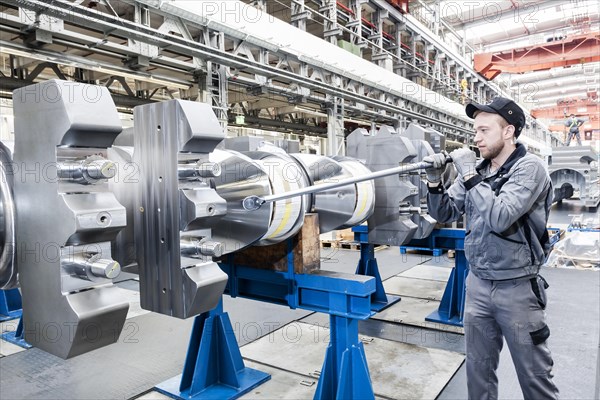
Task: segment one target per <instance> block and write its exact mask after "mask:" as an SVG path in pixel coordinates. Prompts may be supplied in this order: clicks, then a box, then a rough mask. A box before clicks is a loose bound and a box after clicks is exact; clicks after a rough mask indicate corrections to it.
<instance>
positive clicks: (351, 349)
mask: <svg viewBox="0 0 600 400" xmlns="http://www.w3.org/2000/svg"><path fill="white" fill-rule="evenodd" d="M293 240H294V238H291V239H288V240H286V242H284V243H281V244H279V245H281V246H284V247H282V248H280V250H282V251H283V253H285V259H286V265H287V269H286V270H285V271H274V270H265V269H260V268H257V267H249V266H246V265H240V264H238V263H236V257H240V254H239V253H233V254H229V255H227V256H226V258H225V259H224V260H223V262H221V263H220V264H219V265H220V267H221V269H222V270H223V271H224V272H225V273H226V274H227V275H228V277H229V279H228V281H227V287H226V289H225V293H227V294H229V295H230V296H231V297H245V298H248V299H253V300H259V301H267V302H271V303H275V304H283V305H287V306H289V307H290V308H293V309H295V308H302V309H305V310H310V311H318V312H324V313H328V314H330V332H331V334H330V343H329V346H328V347H327V354H326V356H325V361H324V363H323V368H322V373H321V376H320V377H319V384H318V386H317V390H316V393H315V397H314V398H315V399H339V400H342V399H358V398H361V399H374V398H375V395H374V394H373V386H372V384H371V379H370V377H369V369H368V367H367V362H366V356H365V352H364V348H363V345H362V343H361V342H360V341H359V339H358V320H361V319H362V320H365V319H368V318H370V317H371V316H372V315H373V312H372V311H371V302H370V299H371V294H372V293H373V292H374V291H375V279H373V278H372V277H369V276H360V275H354V274H346V273H341V272H332V271H324V270H314V271H311V272H308V273H297V272H295V270H294V254H295V253H294V242H293ZM279 245H275V246H279ZM263 251H264V250H263ZM261 374H262V375H261ZM269 378H270V376H269V375H267V374H265V373H262V372H259V371H255V370H251V369H249V368H244V365H243V359H242V358H241V354H240V351H239V348H238V346H237V342H236V340H235V337H234V335H233V329H232V327H231V322H230V321H229V317H228V316H227V313H224V312H223V308H222V305H219V306H218V307H217V308H216V309H215V310H212V311H210V312H209V313H206V314H202V315H201V316H199V317H196V320H195V321H194V328H193V331H192V338H191V341H190V346H189V349H188V355H187V358H186V362H185V366H184V370H183V374H182V375H179V376H177V377H175V378H172V379H170V380H168V381H166V382H163V383H161V384H160V385H158V386H157V389H158V390H159V391H160V392H162V393H164V394H166V395H167V396H170V397H173V398H176V399H235V398H237V397H239V396H241V395H242V394H243V393H244V391H245V392H247V391H248V390H251V389H252V388H254V387H256V386H257V385H259V384H261V383H262V382H264V381H266V380H268V379H269ZM232 386H235V387H233V388H232ZM243 390H244V391H243Z"/></svg>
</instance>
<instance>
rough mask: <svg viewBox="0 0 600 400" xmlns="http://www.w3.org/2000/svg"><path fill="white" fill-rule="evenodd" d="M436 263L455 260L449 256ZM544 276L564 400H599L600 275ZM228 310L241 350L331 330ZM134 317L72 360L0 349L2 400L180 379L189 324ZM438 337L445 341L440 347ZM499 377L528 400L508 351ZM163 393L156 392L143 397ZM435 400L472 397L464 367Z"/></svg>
mask: <svg viewBox="0 0 600 400" xmlns="http://www.w3.org/2000/svg"><path fill="white" fill-rule="evenodd" d="M582 212H583V213H585V214H586V215H587V216H590V217H593V216H596V213H595V212H590V211H589V210H584V209H582V208H581V207H579V206H578V205H577V204H576V202H569V201H565V202H563V204H562V205H558V206H554V207H553V209H552V212H551V215H550V225H556V224H568V222H569V221H570V217H569V215H570V214H580V213H582ZM322 257H323V264H322V269H328V270H335V271H343V272H352V271H353V270H354V268H355V266H356V262H357V260H358V257H359V255H358V252H356V251H349V250H338V249H324V250H323V253H322ZM376 257H377V259H378V264H379V267H380V272H381V276H382V279H383V280H385V279H388V278H390V277H392V276H395V275H397V274H399V273H402V272H403V271H406V270H408V269H411V268H413V267H414V266H416V265H418V264H422V263H424V262H428V263H429V262H431V261H432V260H431V257H430V256H423V255H418V254H409V255H400V254H399V251H398V248H389V249H385V250H381V251H378V252H377V253H376ZM433 261H434V262H439V263H448V260H446V259H445V258H444V257H440V258H439V259H438V260H433ZM543 275H544V276H545V278H546V279H547V280H548V282H549V283H550V289H549V291H548V296H549V305H548V308H547V314H548V324H549V326H550V329H551V331H552V334H551V337H550V339H549V344H550V348H551V350H552V353H553V356H554V361H555V368H554V374H555V382H556V384H557V386H558V387H559V389H560V392H561V397H562V398H563V399H582V400H584V399H585V400H587V399H599V398H600V392H599V384H600V376H599V374H600V372H599V371H600V358H599V353H600V345H599V337H600V322H599V321H600V273H599V272H598V271H592V270H574V269H560V268H556V269H545V270H544V271H543ZM122 286H123V287H125V288H126V289H135V288H136V283H135V282H133V281H128V282H124V283H122ZM224 308H225V310H226V311H227V312H228V313H229V315H230V317H231V321H232V324H233V328H234V331H235V334H236V338H237V340H238V342H239V344H240V346H243V345H245V344H248V343H252V342H254V341H255V340H257V339H259V338H260V337H263V336H264V335H266V334H268V333H269V332H271V331H273V330H276V329H278V328H281V327H282V326H284V325H285V324H287V323H289V322H292V321H299V320H302V322H310V321H312V322H319V323H320V324H322V325H323V326H327V323H328V320H327V317H326V316H325V315H319V314H313V313H310V312H307V311H303V310H290V309H288V308H286V307H283V306H277V305H272V304H267V303H258V302H255V301H251V300H246V299H231V298H229V297H225V300H224ZM134 311H135V312H136V314H134V316H133V317H132V318H131V319H129V320H128V324H129V325H128V328H127V332H125V333H127V335H125V336H126V337H125V336H124V335H122V336H124V337H123V338H121V339H120V340H119V342H118V343H116V344H114V345H112V346H108V347H106V348H103V349H99V350H96V351H94V352H91V353H88V354H85V355H82V356H79V357H76V358H74V359H71V360H67V361H65V360H61V359H58V358H56V357H54V356H50V355H48V354H46V353H44V352H42V351H40V350H38V349H30V350H26V351H21V350H19V349H14V348H13V347H11V346H8V345H6V344H5V343H1V344H0V353H2V355H5V356H3V357H1V358H0V379H1V383H2V384H1V385H0V399H3V400H4V399H33V398H40V399H56V398H73V399H83V398H89V399H92V398H94V399H99V398H105V399H113V398H137V397H139V396H140V394H143V393H146V392H149V391H151V390H152V387H153V386H154V385H155V384H158V383H160V382H162V381H164V380H166V379H168V378H171V377H172V376H175V375H177V374H179V373H180V372H181V369H182V366H183V361H184V357H185V352H186V348H187V341H188V337H189V332H190V329H191V320H188V321H181V320H176V319H172V318H168V317H164V316H161V315H157V314H153V313H143V312H140V310H134ZM11 326H12V328H11ZM250 328H251V329H250ZM2 329H14V325H10V324H6V323H5V324H2ZM359 329H360V333H361V335H367V336H371V337H376V338H381V339H387V340H391V341H396V342H404V343H409V344H416V345H418V346H421V347H423V348H432V349H439V350H445V351H451V352H455V353H464V338H463V336H462V335H460V334H455V333H446V334H445V335H444V336H440V335H436V334H432V332H431V331H428V330H427V329H423V330H422V332H421V333H419V334H415V330H414V328H410V333H411V334H407V332H408V331H409V330H408V329H409V328H407V326H406V325H403V324H398V323H391V322H386V321H380V320H374V319H371V320H368V321H364V322H361V324H360V327H359ZM440 337H443V339H442V340H440ZM125 339H127V340H125ZM257 368H260V365H259V366H258V367H257ZM265 368H266V369H270V370H273V371H277V370H276V369H272V368H270V367H269V368H267V367H265ZM498 375H499V380H500V398H501V399H511V400H512V399H522V395H521V392H520V388H519V385H518V382H517V377H516V374H515V372H514V367H513V366H512V362H511V359H510V355H509V353H508V351H507V350H506V348H505V350H504V351H503V352H502V356H501V361H500V367H499V371H498ZM373 381H374V382H375V381H377V380H376V379H373ZM282 382H284V381H279V385H280V386H279V387H281V388H283V387H285V384H283V383H282ZM273 387H274V388H275V387H277V386H273ZM375 391H376V392H377V390H375ZM301 393H303V394H294V395H293V396H296V397H293V396H292V395H289V396H287V397H286V396H280V394H279V393H278V390H277V389H275V392H274V393H267V392H264V393H261V395H260V396H258V395H257V396H256V398H311V397H312V393H314V387H312V388H310V387H307V388H306V389H304V391H303V392H301ZM158 396H159V395H158V394H149V395H146V396H144V398H147V399H152V398H159V397H158ZM248 398H253V396H249V397H248ZM437 398H438V399H466V398H467V392H466V378H465V371H464V364H463V366H462V367H460V368H459V369H458V371H457V372H456V373H455V374H454V376H453V377H452V378H451V379H450V380H449V381H448V383H447V384H446V386H445V387H444V389H443V390H442V391H441V393H440V394H439V396H437Z"/></svg>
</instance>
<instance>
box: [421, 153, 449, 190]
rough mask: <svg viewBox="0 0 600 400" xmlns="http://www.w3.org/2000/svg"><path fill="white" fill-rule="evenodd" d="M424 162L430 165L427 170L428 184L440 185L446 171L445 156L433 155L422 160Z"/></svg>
mask: <svg viewBox="0 0 600 400" xmlns="http://www.w3.org/2000/svg"><path fill="white" fill-rule="evenodd" d="M423 161H424V162H427V163H430V164H431V167H429V168H427V169H426V170H425V172H427V180H428V181H429V182H430V183H440V182H441V180H442V174H443V173H444V170H445V169H446V155H445V154H441V153H438V154H433V155H431V156H427V157H425V158H423Z"/></svg>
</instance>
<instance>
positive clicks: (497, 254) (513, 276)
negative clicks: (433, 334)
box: [424, 97, 558, 399]
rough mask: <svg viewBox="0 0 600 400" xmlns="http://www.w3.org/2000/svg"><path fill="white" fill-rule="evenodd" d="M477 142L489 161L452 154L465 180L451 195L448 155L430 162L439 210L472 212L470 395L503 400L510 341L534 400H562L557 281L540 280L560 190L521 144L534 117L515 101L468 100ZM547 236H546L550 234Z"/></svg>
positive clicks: (441, 215)
mask: <svg viewBox="0 0 600 400" xmlns="http://www.w3.org/2000/svg"><path fill="white" fill-rule="evenodd" d="M466 112H467V115H468V116H469V117H470V118H474V119H475V121H474V127H475V132H476V135H475V143H476V145H477V146H478V148H479V151H480V153H481V156H482V157H483V161H482V162H480V163H479V164H477V163H476V156H475V153H474V152H473V151H471V150H469V149H466V148H463V149H459V150H455V151H453V152H452V153H451V154H450V156H451V157H452V161H453V163H454V166H455V167H456V169H457V172H458V174H459V175H458V177H457V179H456V180H455V182H454V183H453V184H452V186H450V188H448V190H447V191H446V190H445V189H444V185H443V184H442V182H441V176H442V172H443V170H444V168H445V166H444V164H445V156H444V155H442V154H436V155H434V156H430V157H426V158H425V159H424V161H429V162H431V163H432V168H430V169H428V170H427V179H428V181H429V184H428V186H429V195H428V197H427V203H428V207H429V214H430V215H431V216H432V217H433V218H435V219H436V220H438V221H439V222H451V221H455V220H457V219H458V218H460V217H461V216H462V215H463V214H466V233H465V244H464V245H465V255H466V257H467V261H468V262H469V269H470V271H469V275H468V277H467V283H466V287H467V295H466V301H465V311H464V328H465V341H466V355H467V364H466V368H467V386H468V392H469V398H470V399H497V397H498V378H497V375H496V369H497V367H498V362H499V359H500V350H501V349H502V346H503V338H504V340H506V342H507V344H508V348H509V350H510V353H511V356H512V359H513V362H514V365H515V368H516V371H517V375H518V378H519V383H520V385H521V390H522V391H523V396H524V397H525V399H556V398H558V389H557V388H556V386H555V385H554V383H553V382H552V365H553V361H552V356H551V354H550V350H549V349H548V345H547V343H546V340H547V339H548V337H549V336H550V330H549V329H548V326H547V325H546V315H545V311H544V309H545V307H546V292H545V289H546V288H547V284H546V282H545V280H543V278H542V277H540V276H539V275H538V272H539V269H540V266H541V264H542V263H543V262H544V258H545V252H544V245H543V244H544V242H545V241H544V238H545V237H547V232H546V222H547V220H548V212H549V208H550V205H551V203H552V184H551V180H550V177H549V176H548V172H547V171H546V167H545V165H544V163H543V162H542V160H541V159H540V158H538V157H537V156H535V155H532V154H528V153H527V151H526V149H525V147H524V146H523V145H522V144H520V143H516V142H515V139H516V138H517V137H518V136H519V134H520V133H521V131H522V130H523V127H524V126H525V115H524V114H523V111H522V110H521V108H519V106H518V105H517V104H516V103H515V102H513V101H512V100H509V99H506V98H501V97H497V98H496V99H495V100H494V101H493V102H492V103H490V104H488V105H481V104H475V103H472V104H468V105H467V107H466ZM544 234H546V236H545V235H544Z"/></svg>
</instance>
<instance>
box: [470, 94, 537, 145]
mask: <svg viewBox="0 0 600 400" xmlns="http://www.w3.org/2000/svg"><path fill="white" fill-rule="evenodd" d="M465 111H466V113H467V116H468V117H469V118H475V116H474V114H475V112H476V111H483V112H486V113H492V114H498V115H500V116H501V117H502V118H504V119H505V120H506V122H508V123H509V124H510V125H513V126H514V127H515V137H518V136H519V135H520V134H521V131H522V130H523V128H524V127H525V113H524V112H523V110H522V109H521V107H519V106H518V105H517V103H515V102H514V101H512V100H511V99H507V98H506V97H496V98H495V99H494V100H493V101H492V102H491V103H490V104H488V105H484V104H477V103H470V104H467V107H466V108H465Z"/></svg>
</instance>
